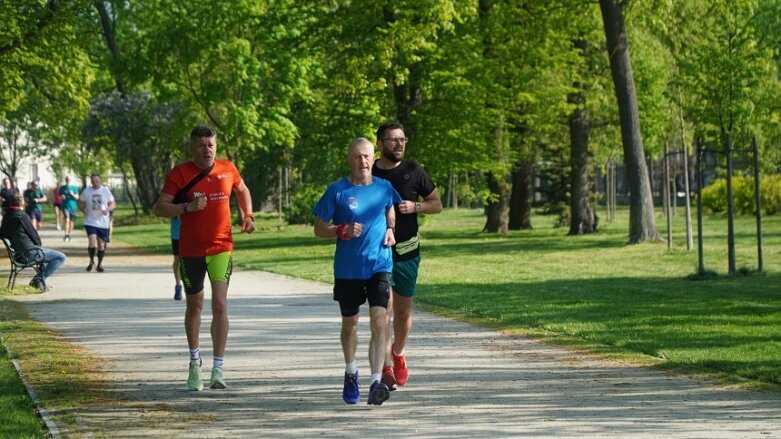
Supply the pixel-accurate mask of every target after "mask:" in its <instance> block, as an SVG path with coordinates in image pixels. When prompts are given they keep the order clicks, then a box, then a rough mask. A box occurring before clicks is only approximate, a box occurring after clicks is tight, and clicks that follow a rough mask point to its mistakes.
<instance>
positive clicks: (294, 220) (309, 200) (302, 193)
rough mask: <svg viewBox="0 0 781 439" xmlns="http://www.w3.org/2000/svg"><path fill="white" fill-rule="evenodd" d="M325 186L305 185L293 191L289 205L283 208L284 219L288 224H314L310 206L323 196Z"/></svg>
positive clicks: (313, 205)
mask: <svg viewBox="0 0 781 439" xmlns="http://www.w3.org/2000/svg"><path fill="white" fill-rule="evenodd" d="M325 189H326V188H325V186H321V185H314V186H305V187H303V188H302V189H300V190H298V191H295V192H294V193H293V195H292V197H291V198H290V207H288V208H287V209H285V219H286V220H287V223H288V224H314V223H315V216H314V215H313V214H312V208H313V207H315V204H316V203H317V201H318V200H319V199H320V197H321V196H323V193H324V192H325Z"/></svg>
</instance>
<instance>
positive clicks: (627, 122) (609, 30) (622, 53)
mask: <svg viewBox="0 0 781 439" xmlns="http://www.w3.org/2000/svg"><path fill="white" fill-rule="evenodd" d="M622 5H623V2H619V1H618V0H599V6H600V9H601V11H602V21H603V24H604V27H605V37H606V39H607V51H608V56H609V58H610V71H611V73H612V74H613V84H614V86H615V89H616V99H617V101H618V114H619V117H620V120H621V140H622V144H623V147H624V165H625V166H626V172H627V180H628V182H629V243H630V244H636V243H640V242H644V241H659V240H661V237H660V236H659V231H658V230H657V229H656V222H655V220H654V205H653V198H652V197H653V194H652V192H651V187H650V184H649V180H648V170H647V168H646V165H645V153H644V151H643V139H642V136H641V134H640V118H639V115H638V110H637V93H636V91H635V83H634V77H633V76H632V65H631V62H630V59H629V47H628V42H627V35H626V29H625V28H624V16H623V6H622Z"/></svg>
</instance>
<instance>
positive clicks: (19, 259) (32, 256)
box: [0, 238, 46, 289]
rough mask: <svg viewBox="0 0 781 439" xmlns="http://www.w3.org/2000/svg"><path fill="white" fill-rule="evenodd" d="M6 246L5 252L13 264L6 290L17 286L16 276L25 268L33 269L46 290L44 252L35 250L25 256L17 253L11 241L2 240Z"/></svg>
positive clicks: (25, 253) (38, 249)
mask: <svg viewBox="0 0 781 439" xmlns="http://www.w3.org/2000/svg"><path fill="white" fill-rule="evenodd" d="M0 239H2V240H3V244H5V250H6V251H7V252H8V259H9V260H10V262H11V274H10V275H9V276H8V285H6V288H13V287H14V285H15V284H16V276H17V275H18V274H19V272H21V271H22V270H24V269H25V268H32V269H33V270H34V271H35V275H36V276H37V277H39V278H40V279H41V281H42V282H44V289H45V288H46V282H45V281H44V280H43V276H42V275H41V273H43V258H44V254H43V250H41V249H40V248H35V249H32V250H30V251H27V252H23V253H24V254H20V253H17V252H16V251H14V248H13V247H12V246H11V241H9V240H8V239H7V238H0Z"/></svg>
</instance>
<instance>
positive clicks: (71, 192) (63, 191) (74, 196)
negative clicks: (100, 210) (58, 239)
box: [60, 177, 79, 242]
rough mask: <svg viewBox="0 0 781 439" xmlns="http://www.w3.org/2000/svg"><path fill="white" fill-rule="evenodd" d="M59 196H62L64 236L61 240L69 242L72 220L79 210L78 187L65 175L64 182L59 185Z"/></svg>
mask: <svg viewBox="0 0 781 439" xmlns="http://www.w3.org/2000/svg"><path fill="white" fill-rule="evenodd" d="M60 196H61V197H62V207H61V208H62V216H63V217H64V218H65V236H64V237H63V238H62V240H63V241H65V242H70V240H71V231H73V221H74V220H75V219H76V212H77V211H78V210H79V203H78V201H79V188H77V187H76V186H74V185H72V184H71V178H70V177H65V184H64V185H62V186H60Z"/></svg>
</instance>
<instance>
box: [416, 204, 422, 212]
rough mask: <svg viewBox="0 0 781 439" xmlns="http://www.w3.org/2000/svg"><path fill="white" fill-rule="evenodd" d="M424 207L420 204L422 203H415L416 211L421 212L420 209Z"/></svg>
mask: <svg viewBox="0 0 781 439" xmlns="http://www.w3.org/2000/svg"><path fill="white" fill-rule="evenodd" d="M422 208H423V207H422V206H421V205H420V203H415V212H420V209H422Z"/></svg>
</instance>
